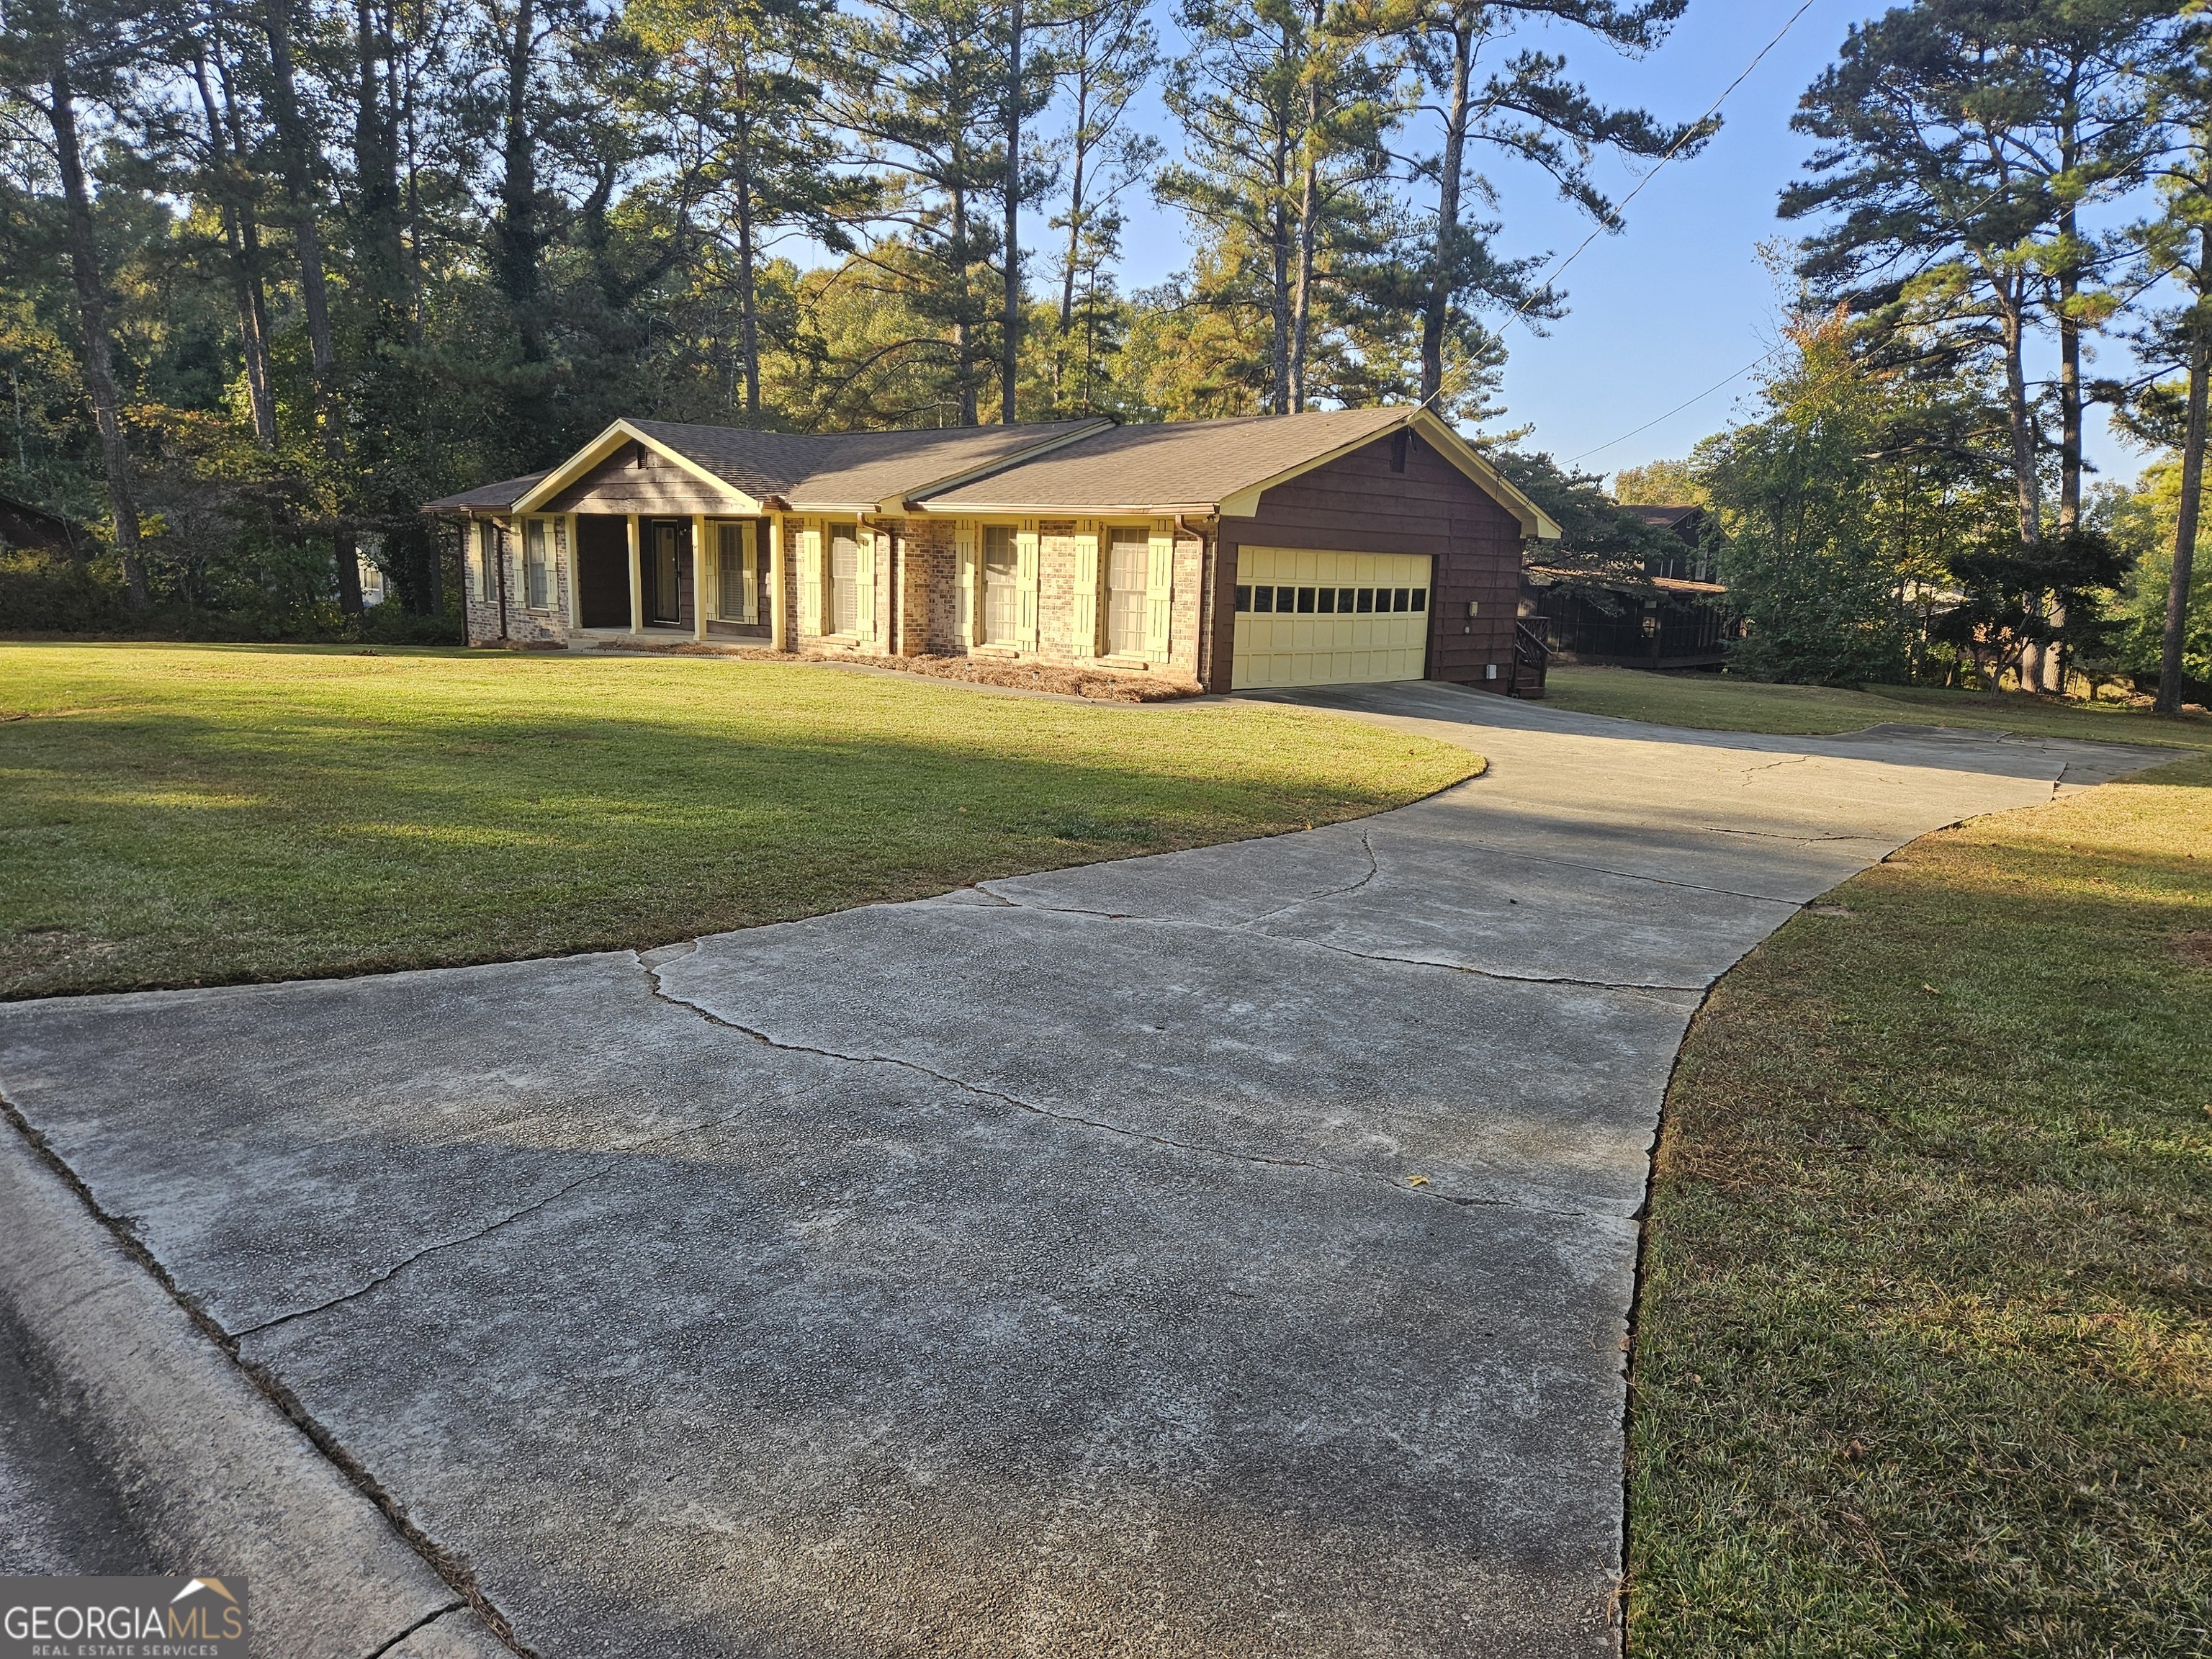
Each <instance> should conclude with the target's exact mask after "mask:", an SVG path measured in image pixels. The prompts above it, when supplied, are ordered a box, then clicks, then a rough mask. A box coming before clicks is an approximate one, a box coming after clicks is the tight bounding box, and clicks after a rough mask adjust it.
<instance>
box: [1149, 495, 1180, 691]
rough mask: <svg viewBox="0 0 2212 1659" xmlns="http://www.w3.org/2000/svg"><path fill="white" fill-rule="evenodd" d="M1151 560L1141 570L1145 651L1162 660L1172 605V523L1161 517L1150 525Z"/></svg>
mask: <svg viewBox="0 0 2212 1659" xmlns="http://www.w3.org/2000/svg"><path fill="white" fill-rule="evenodd" d="M1151 553H1152V561H1151V563H1150V564H1149V565H1148V566H1147V567H1146V571H1145V654H1146V656H1147V657H1150V658H1151V659H1152V660H1153V661H1154V662H1164V661H1165V660H1166V659H1167V654H1168V618H1169V617H1170V614H1171V613H1172V612H1173V610H1174V606H1175V526H1174V525H1173V524H1171V523H1169V522H1166V521H1164V520H1163V521H1158V522H1155V523H1154V524H1153V526H1152V547H1151Z"/></svg>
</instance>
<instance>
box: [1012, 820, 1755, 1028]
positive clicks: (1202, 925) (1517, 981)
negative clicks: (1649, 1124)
mask: <svg viewBox="0 0 2212 1659" xmlns="http://www.w3.org/2000/svg"><path fill="white" fill-rule="evenodd" d="M1368 856H1369V857H1370V859H1372V858H1373V856H1374V854H1373V851H1372V849H1370V852H1369V854H1368ZM1374 878H1375V872H1374V871H1372V870H1370V872H1368V873H1367V875H1366V876H1364V877H1363V878H1361V879H1360V880H1358V881H1356V882H1354V883H1353V884H1352V885H1351V886H1349V887H1340V888H1337V889H1335V890H1333V891H1331V892H1327V893H1316V894H1314V895H1313V896H1311V897H1309V898H1302V899H1297V900H1293V901H1292V902H1291V903H1289V904H1284V905H1278V906H1277V907H1276V908H1274V909H1273V910H1269V911H1267V912H1264V913H1263V914H1261V915H1256V916H1253V917H1250V918H1249V919H1248V920H1246V921H1240V922H1236V923H1228V922H1219V921H1199V920H1197V919H1196V918H1194V917H1190V916H1147V915H1135V914H1132V913H1125V912H1121V911H1115V910H1087V909H1085V908H1082V907H1081V906H1079V905H1073V904H1038V903H1035V902H1031V901H1030V900H1027V899H1006V900H1004V901H1003V902H1005V903H1006V905H1007V906H1008V907H1010V908H1013V909H1017V910H1037V911H1042V912H1043V913H1044V914H1045V915H1055V916H1095V917H1097V918H1098V919H1099V920H1100V921H1136V922H1144V923H1146V924H1148V925H1150V926H1152V927H1195V928H1198V929H1200V930H1202V931H1204V932H1206V933H1244V932H1246V931H1248V930H1250V929H1253V928H1256V927H1259V926H1260V924H1261V922H1263V921H1267V919H1268V918H1269V917H1270V916H1279V915H1282V914H1283V912H1284V911H1285V910H1294V909H1296V908H1298V906H1300V905H1303V904H1314V903H1318V902H1321V901H1322V899H1326V898H1335V897H1339V896H1341V895H1343V894H1346V893H1352V892H1357V891H1358V890H1359V889H1360V888H1361V887H1364V885H1366V884H1367V883H1368V882H1369V881H1371V880H1373V879H1374ZM992 896H993V897H994V898H997V897H999V896H1000V895H998V894H993V895H992ZM1769 902H1771V903H1776V904H1787V905H1789V906H1790V908H1793V909H1794V908H1796V904H1797V901H1796V900H1794V899H1774V900H1771V901H1769ZM1265 936H1266V937H1267V938H1268V939H1274V940H1276V941H1277V942H1279V943H1280V944H1284V945H1304V946H1306V947H1308V948H1310V949H1311V950H1316V951H1329V952H1331V953H1333V954H1334V955H1336V956H1340V957H1353V958H1354V959H1356V960H1358V961H1360V962H1387V963H1392V964H1393V965H1395V966H1398V967H1403V968H1435V969H1441V970H1443V972H1445V973H1449V974H1470V975H1474V977H1475V978H1477V979H1494V980H1498V981H1503V982H1504V983H1505V984H1509V985H1571V986H1575V987H1579V988H1581V989H1583V990H1589V991H1619V992H1620V993H1621V994H1623V995H1626V996H1634V995H1638V994H1643V993H1645V992H1651V991H1679V992H1689V993H1692V994H1695V993H1698V992H1702V991H1703V990H1704V989H1705V985H1704V984H1698V985H1668V984H1658V983H1653V982H1650V981H1640V980H1607V979H1577V978H1575V977H1574V976H1573V975H1568V974H1516V973H1514V972H1512V971H1511V970H1510V969H1500V968H1477V967H1475V966H1474V965H1473V964H1471V963H1463V962H1437V961H1436V960H1434V959H1433V958H1431V957H1400V956H1390V955H1388V954H1385V953H1384V952H1382V951H1355V950H1353V949H1352V947H1351V946H1350V945H1331V944H1329V943H1328V941H1327V940H1325V939H1308V938H1305V937H1303V936H1302V935H1299V934H1297V933H1267V934H1266V935H1265Z"/></svg>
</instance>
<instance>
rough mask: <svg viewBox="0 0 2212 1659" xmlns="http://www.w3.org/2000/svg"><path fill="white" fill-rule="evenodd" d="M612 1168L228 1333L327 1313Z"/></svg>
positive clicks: (238, 1336) (249, 1332) (252, 1332)
mask: <svg viewBox="0 0 2212 1659" xmlns="http://www.w3.org/2000/svg"><path fill="white" fill-rule="evenodd" d="M614 1168H615V1165H614V1164H612V1163H611V1162H610V1163H607V1164H602V1165H601V1166H600V1167H599V1168H598V1169H596V1170H586V1172H585V1173H584V1174H582V1175H580V1176H577V1177H576V1178H575V1179H574V1181H571V1182H567V1183H566V1184H565V1185H563V1186H560V1187H556V1188H554V1190H553V1191H551V1192H550V1193H548V1194H545V1196H544V1197H543V1198H540V1199H536V1200H532V1201H531V1202H530V1203H528V1204H526V1205H524V1206H522V1207H521V1208H520V1209H519V1210H510V1211H509V1212H507V1214H505V1215H503V1216H501V1217H500V1218H498V1219H497V1220H496V1221H492V1222H489V1223H487V1224H486V1225H483V1226H482V1227H478V1228H477V1229H476V1230H475V1231H471V1232H465V1233H461V1234H459V1235H458V1236H456V1237H453V1238H441V1239H440V1240H438V1241H437V1243H434V1244H425V1245H424V1246H423V1247H422V1249H419V1250H417V1251H416V1252H415V1253H414V1254H413V1255H410V1256H405V1257H403V1258H402V1259H401V1260H399V1261H396V1262H394V1263H392V1266H391V1267H386V1269H384V1271H383V1272H381V1273H376V1274H374V1275H373V1276H372V1277H371V1278H370V1279H368V1281H367V1282H366V1283H364V1284H362V1285H356V1287H355V1288H354V1289H352V1290H350V1291H346V1292H344V1293H343V1295H340V1296H334V1297H331V1298H330V1300H328V1301H327V1302H318V1303H316V1304H314V1305H313V1307H307V1308H295V1309H294V1310H292V1311H291V1312H289V1313H283V1314H279V1315H277V1316H276V1318H274V1319H264V1320H263V1321H262V1322H260V1323H259V1324H258V1325H247V1326H246V1327H244V1328H241V1329H239V1330H234V1331H229V1332H228V1333H227V1334H228V1336H229V1337H230V1339H231V1340H233V1341H234V1342H243V1341H244V1340H246V1338H247V1337H249V1336H258V1335H260V1334H261V1333H262V1332H264V1331H270V1330H274V1329H276V1327H277V1326H279V1325H289V1324H290V1323H291V1322H293V1321H294V1320H295V1319H305V1318H307V1317H308V1316H310V1315H312V1314H319V1313H328V1312H329V1311H330V1310H331V1309H332V1308H337V1307H343V1305H344V1304H347V1303H349V1302H351V1301H354V1300H355V1299H356V1298H357V1297H364V1296H367V1295H368V1293H369V1292H370V1291H373V1290H375V1289H376V1288H377V1287H378V1286H379V1285H388V1284H390V1283H391V1282H392V1280H393V1279H397V1278H398V1276H399V1275H400V1274H401V1273H404V1272H406V1271H407V1269H408V1268H410V1267H413V1266H414V1265H415V1264H416V1262H418V1261H422V1259H423V1258H424V1257H425V1256H432V1255H437V1254H438V1253H439V1252H441V1250H450V1249H454V1248H456V1247H457V1246H459V1245H462V1244H473V1243H476V1242H477V1240H478V1239H481V1238H488V1237H490V1236H491V1235H492V1234H494V1233H495V1232H497V1231H499V1230H500V1229H501V1228H502V1227H505V1226H507V1225H510V1224H512V1223H513V1222H517V1221H520V1220H521V1219H522V1218H523V1217H525V1216H527V1215H534V1214H536V1213H537V1212H538V1211H540V1210H542V1209H544V1207H545V1206H547V1205H548V1204H550V1203H551V1202H553V1200H555V1199H556V1198H566V1197H567V1196H568V1194H570V1193H573V1192H574V1191H575V1190H576V1188H579V1187H581V1186H582V1185H584V1184H585V1183H586V1182H590V1181H596V1180H598V1179H599V1176H603V1175H605V1174H607V1173H608V1172H609V1171H610V1170H612V1169H614Z"/></svg>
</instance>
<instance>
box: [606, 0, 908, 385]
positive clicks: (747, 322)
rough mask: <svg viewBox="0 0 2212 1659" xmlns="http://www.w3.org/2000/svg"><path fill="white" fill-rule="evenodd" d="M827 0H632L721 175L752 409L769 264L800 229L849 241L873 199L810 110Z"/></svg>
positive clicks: (643, 36)
mask: <svg viewBox="0 0 2212 1659" xmlns="http://www.w3.org/2000/svg"><path fill="white" fill-rule="evenodd" d="M828 10H829V9H828V7H827V6H826V5H825V4H823V3H822V0H735V3H732V0H633V3H632V4H631V5H630V7H629V10H628V12H627V14H626V15H627V18H628V21H629V26H630V27H632V28H633V29H635V31H636V32H637V34H638V37H639V39H640V40H641V41H642V42H643V43H644V44H645V46H647V48H648V49H649V50H651V51H652V52H653V53H655V54H656V55H657V58H658V60H659V62H658V64H657V65H656V69H657V71H658V72H657V73H656V74H654V75H653V76H652V79H651V81H650V82H649V84H650V85H651V86H653V88H656V89H657V92H658V95H659V103H660V106H661V107H662V108H663V109H665V110H666V111H667V112H669V113H671V114H675V113H677V112H681V114H682V116H683V117H684V118H685V119H686V120H688V121H689V122H690V123H691V124H692V125H694V126H695V127H696V130H697V131H698V132H699V133H700V134H701V135H702V136H701V139H700V141H699V142H700V147H701V150H702V169H703V172H704V174H705V177H706V179H707V180H708V184H709V185H710V186H711V194H710V195H708V197H707V198H706V201H705V202H704V203H703V204H702V206H703V207H704V209H705V210H707V212H708V215H709V216H710V217H709V225H708V230H709V234H710V235H711V236H712V238H713V239H714V240H715V241H716V242H718V243H719V244H720V246H721V247H722V248H724V249H726V250H727V252H728V254H729V256H730V258H731V261H732V277H733V280H734V286H735V288H736V291H737V364H738V378H739V380H740V381H741V384H742V388H743V408H744V415H745V418H746V419H747V420H748V421H757V420H759V419H760V418H761V417H762V416H763V408H762V404H761V351H762V337H761V320H762V319H761V295H760V273H761V267H762V265H763V263H764V262H765V260H766V259H767V258H768V257H769V256H768V250H769V247H770V246H773V245H774V243H775V241H776V240H778V239H780V238H781V237H782V236H784V235H787V234H794V233H795V234H802V235H805V236H807V237H809V238H811V240H814V241H817V242H818V243H820V244H821V245H823V246H826V247H828V248H829V249H831V250H832V251H835V252H849V251H850V249H851V246H852V241H851V238H850V236H849V235H848V233H847V231H846V229H845V228H844V227H845V223H846V222H847V221H848V220H849V219H851V218H853V217H856V216H859V215H860V213H862V212H864V211H865V210H866V197H867V191H866V186H865V185H864V183H862V181H859V180H854V179H850V178H848V177H846V176H844V175H842V174H841V173H839V172H838V171H837V168H836V163H837V161H838V159H839V156H838V152H837V147H836V137H835V135H834V134H831V133H829V132H828V131H824V130H823V127H822V126H821V125H820V124H819V123H818V122H816V121H814V120H812V119H811V118H810V116H809V111H810V110H811V108H813V107H814V106H816V104H817V101H818V100H819V99H820V97H821V92H822V88H821V86H820V83H819V82H818V81H817V80H816V79H815V78H813V77H812V76H811V75H810V73H809V72H808V71H809V64H808V58H809V52H810V45H811V42H813V41H815V40H818V39H819V38H820V36H821V34H822V33H823V30H824V29H825V28H826V27H827V26H828Z"/></svg>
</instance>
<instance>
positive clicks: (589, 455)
mask: <svg viewBox="0 0 2212 1659" xmlns="http://www.w3.org/2000/svg"><path fill="white" fill-rule="evenodd" d="M625 443H639V444H642V445H644V446H645V447H647V449H649V450H651V451H652V452H653V453H654V454H656V455H659V456H661V457H663V458H665V459H666V460H668V461H669V462H671V464H672V465H676V466H678V467H681V468H682V469H683V470H684V471H686V472H689V473H690V475H691V476H692V477H695V478H696V479H697V480H698V481H699V482H700V483H703V484H708V485H711V486H712V487H713V488H714V489H720V490H724V491H726V492H727V493H728V494H729V495H732V496H733V497H734V498H735V500H734V501H733V502H732V510H733V511H735V512H737V513H744V514H748V515H750V514H752V513H758V512H759V511H760V510H761V503H760V501H759V499H758V498H757V497H756V496H755V495H752V493H751V492H750V491H749V490H745V489H739V488H738V486H737V485H736V484H733V483H731V482H730V481H729V480H728V479H727V478H725V477H722V476H721V475H720V474H719V473H717V472H715V471H713V470H712V469H710V468H708V467H707V466H705V465H702V464H701V463H700V462H697V461H695V460H693V459H691V458H690V456H689V455H686V454H685V453H684V452H683V451H681V450H679V449H677V448H675V447H672V446H671V445H669V444H666V443H664V442H662V441H660V440H659V439H658V438H656V437H654V436H653V435H652V434H651V433H649V432H647V431H644V430H642V429H641V428H638V427H636V426H634V425H632V424H631V423H630V422H629V421H626V420H617V421H616V422H613V424H611V426H609V427H608V428H606V430H605V431H604V432H602V433H600V434H599V436H598V437H596V438H594V439H592V441H591V442H589V443H587V444H586V445H585V446H584V447H582V448H581V449H580V450H578V451H577V452H576V453H574V454H573V455H571V456H570V457H569V458H568V459H567V460H565V461H563V462H562V463H561V464H560V465H558V466H556V467H555V468H554V469H553V470H552V471H550V472H548V473H547V474H546V475H545V476H544V477H543V478H540V479H539V480H538V483H535V484H534V485H532V487H531V489H529V490H528V491H527V492H526V493H525V494H524V495H522V496H521V497H520V499H519V500H517V501H516V502H515V503H514V505H513V507H510V508H508V509H507V510H508V511H509V512H512V513H534V512H536V511H537V510H538V508H540V507H543V506H544V504H545V503H546V502H548V501H551V500H552V499H553V498H554V497H555V496H556V495H559V494H560V493H561V492H562V490H564V489H567V488H568V486H569V485H570V484H572V483H575V482H576V480H577V479H579V478H580V477H583V476H584V474H586V472H589V471H591V470H592V468H593V467H595V466H597V465H599V464H600V463H601V462H603V461H605V460H606V459H608V457H610V456H611V455H612V454H614V453H615V452H616V451H617V450H618V449H620V448H621V447H623V445H624V444H625Z"/></svg>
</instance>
